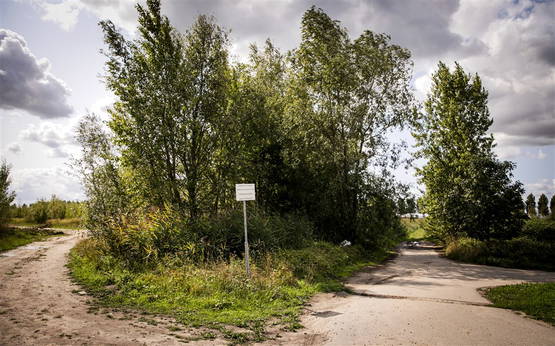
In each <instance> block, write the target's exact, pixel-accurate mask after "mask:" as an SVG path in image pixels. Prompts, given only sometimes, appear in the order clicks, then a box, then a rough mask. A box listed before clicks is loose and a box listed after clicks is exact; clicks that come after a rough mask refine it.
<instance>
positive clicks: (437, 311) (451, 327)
mask: <svg viewBox="0 0 555 346" xmlns="http://www.w3.org/2000/svg"><path fill="white" fill-rule="evenodd" d="M524 281H525V282H538V281H555V273H553V272H541V271H533V270H519V269H507V268H499V267H489V266H483V265H472V264H463V263H457V262H454V261H451V260H447V259H445V258H442V257H440V256H438V253H437V252H436V251H435V250H434V249H433V247H430V246H422V247H420V248H417V249H402V251H401V254H400V256H398V257H397V258H396V259H395V260H394V261H391V262H389V263H387V264H386V265H384V266H382V267H381V268H376V269H372V270H369V271H363V272H361V273H359V274H358V275H356V276H354V277H353V278H351V279H350V280H349V281H348V284H347V286H348V287H349V288H350V289H351V290H352V293H353V294H322V295H318V296H316V297H315V298H314V299H313V301H312V306H310V307H309V309H307V314H305V315H304V316H303V318H302V323H303V325H305V327H306V329H304V330H303V331H301V332H299V333H288V334H286V335H284V336H283V338H282V339H280V340H279V341H274V342H273V343H275V344H283V345H291V344H293V345H415V344H416V345H553V341H554V340H555V328H553V327H552V326H551V325H549V324H547V323H544V322H541V321H536V320H533V319H529V318H526V317H524V316H522V315H520V314H517V313H515V312H512V311H510V310H504V309H498V308H494V307H492V306H491V305H490V302H489V301H488V300H487V299H485V298H484V297H483V296H482V295H481V294H480V292H479V291H478V288H481V287H489V286H499V285H508V284H513V283H518V282H524Z"/></svg>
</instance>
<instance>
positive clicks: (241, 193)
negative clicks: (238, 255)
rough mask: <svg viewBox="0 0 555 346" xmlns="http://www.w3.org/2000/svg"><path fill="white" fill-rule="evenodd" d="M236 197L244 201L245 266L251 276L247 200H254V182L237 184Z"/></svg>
mask: <svg viewBox="0 0 555 346" xmlns="http://www.w3.org/2000/svg"><path fill="white" fill-rule="evenodd" d="M235 199H236V200H237V201H243V221H244V223H245V268H246V270H247V276H248V277H249V278H250V277H251V268H250V263H249V237H248V234H247V201H254V200H255V199H256V193H255V188H254V184H235Z"/></svg>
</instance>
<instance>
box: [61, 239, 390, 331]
mask: <svg viewBox="0 0 555 346" xmlns="http://www.w3.org/2000/svg"><path fill="white" fill-rule="evenodd" d="M103 246H104V245H103V244H102V243H101V242H99V241H98V240H95V239H87V240H85V241H82V242H81V243H79V244H78V245H77V246H76V247H75V248H74V249H73V250H72V251H71V255H70V261H69V267H70V270H71V274H72V276H73V277H74V278H75V279H76V281H77V282H79V283H80V284H82V285H83V286H84V287H86V288H87V289H88V290H89V291H90V292H91V293H93V294H95V295H96V296H97V297H98V298H99V302H100V303H101V304H103V305H106V306H111V307H127V308H134V309H141V310H146V311H148V312H152V313H161V314H166V315H170V316H173V317H175V318H176V319H177V320H178V321H180V322H182V323H184V324H187V325H191V326H206V327H210V328H213V329H217V330H221V329H225V328H226V326H228V325H233V326H238V327H243V328H246V329H247V330H248V332H246V333H245V334H244V335H243V336H242V338H243V339H244V340H246V341H257V340H258V341H259V340H262V339H264V336H265V328H266V327H267V324H268V321H270V320H271V321H273V323H278V324H280V325H281V326H282V327H283V328H284V329H295V328H298V327H299V326H300V325H299V322H298V316H299V314H300V311H301V309H302V306H303V304H304V303H305V302H306V301H307V300H308V299H309V298H310V296H312V295H313V294H315V293H317V292H322V291H329V290H340V289H341V288H342V284H341V278H343V277H345V276H347V275H350V274H352V273H353V272H354V271H355V270H357V269H360V268H361V267H363V266H365V265H368V264H372V263H376V262H380V261H382V260H383V259H384V258H385V257H387V255H388V253H387V252H386V251H375V252H373V253H367V252H364V251H362V250H361V249H360V248H357V247H339V246H335V245H331V244H329V243H323V242H316V243H313V244H312V245H310V246H308V247H305V248H303V249H293V250H276V251H272V252H267V253H265V254H259V255H258V256H255V258H254V261H253V263H252V267H251V268H252V277H251V279H247V278H246V273H245V268H244V262H243V261H242V260H241V259H240V258H238V257H235V256H232V257H230V258H228V259H226V260H217V261H212V262H203V263H198V262H193V261H191V260H190V259H189V258H186V257H185V258H183V257H179V256H177V255H172V256H169V255H168V256H166V257H164V258H159V260H158V263H157V264H156V265H154V266H148V267H144V268H138V267H134V268H130V267H127V266H125V265H123V262H121V261H120V260H118V259H117V258H115V257H113V256H110V255H108V254H107V253H108V252H106V251H105V249H104V248H103ZM107 286H109V287H110V288H109V289H108V288H107ZM224 335H225V334H224Z"/></svg>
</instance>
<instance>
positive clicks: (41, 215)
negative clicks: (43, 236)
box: [26, 199, 48, 224]
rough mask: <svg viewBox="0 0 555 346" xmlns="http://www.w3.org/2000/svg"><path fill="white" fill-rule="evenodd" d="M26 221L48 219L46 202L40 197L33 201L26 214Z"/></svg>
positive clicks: (43, 221) (44, 220)
mask: <svg viewBox="0 0 555 346" xmlns="http://www.w3.org/2000/svg"><path fill="white" fill-rule="evenodd" d="M26 220H27V221H31V222H36V223H40V224H42V223H45V222H46V220H48V202H47V201H45V200H43V199H41V200H39V201H37V202H35V203H33V204H32V205H31V207H30V209H29V213H28V214H27V216H26Z"/></svg>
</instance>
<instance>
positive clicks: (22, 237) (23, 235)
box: [0, 228, 61, 251]
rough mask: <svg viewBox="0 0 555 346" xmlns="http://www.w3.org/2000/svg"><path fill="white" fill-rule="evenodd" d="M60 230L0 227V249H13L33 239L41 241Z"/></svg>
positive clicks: (57, 233)
mask: <svg viewBox="0 0 555 346" xmlns="http://www.w3.org/2000/svg"><path fill="white" fill-rule="evenodd" d="M60 234H61V233H60V232H52V231H47V230H41V229H16V228H6V229H0V251H6V250H11V249H14V248H16V247H18V246H22V245H26V244H29V243H32V242H35V241H41V240H44V239H46V238H48V237H51V236H54V235H60Z"/></svg>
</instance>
